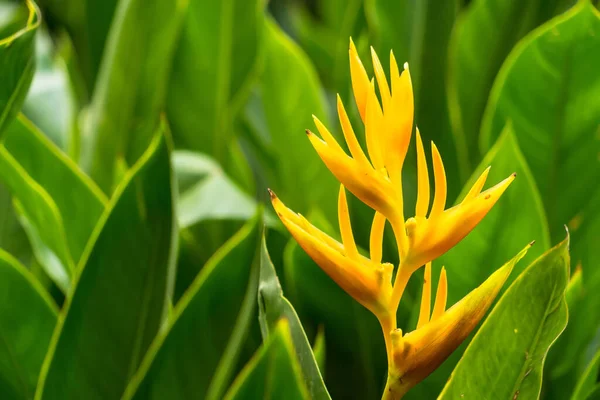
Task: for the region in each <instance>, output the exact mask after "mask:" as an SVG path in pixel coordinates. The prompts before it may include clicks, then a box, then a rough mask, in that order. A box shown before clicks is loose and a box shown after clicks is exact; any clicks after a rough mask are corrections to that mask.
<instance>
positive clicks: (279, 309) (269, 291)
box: [258, 236, 331, 400]
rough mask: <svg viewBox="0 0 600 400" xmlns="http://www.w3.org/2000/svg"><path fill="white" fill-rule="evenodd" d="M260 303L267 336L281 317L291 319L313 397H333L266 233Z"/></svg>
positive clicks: (262, 253)
mask: <svg viewBox="0 0 600 400" xmlns="http://www.w3.org/2000/svg"><path fill="white" fill-rule="evenodd" d="M258 304H259V315H258V319H259V322H260V326H261V331H262V334H263V338H264V339H265V340H267V338H268V337H269V336H270V335H271V333H272V331H273V330H275V329H277V326H278V324H279V323H280V321H282V320H285V321H287V324H288V326H289V329H290V333H291V339H292V344H293V348H294V352H295V354H297V355H298V359H299V361H300V368H301V370H302V377H303V381H304V385H305V386H306V388H308V392H309V394H310V398H311V399H315V400H320V399H331V397H330V396H329V393H328V392H327V388H326V387H325V383H324V382H323V377H322V376H321V372H320V371H319V366H318V365H317V361H316V359H315V354H313V351H312V349H311V347H310V343H309V342H308V338H307V337H306V333H305V332H304V328H302V323H301V322H300V318H298V314H296V310H294V307H293V306H292V304H291V303H290V302H289V301H288V299H286V298H285V297H284V296H283V291H282V289H281V285H280V284H279V279H278V278H277V273H276V272H275V267H274V266H273V262H272V261H271V258H270V256H269V252H268V250H267V243H266V239H265V237H264V236H263V239H262V245H261V252H260V283H259V287H258ZM321 337H322V336H321ZM321 340H322V342H323V343H322V345H321V346H323V347H324V346H325V342H324V340H323V339H321Z"/></svg>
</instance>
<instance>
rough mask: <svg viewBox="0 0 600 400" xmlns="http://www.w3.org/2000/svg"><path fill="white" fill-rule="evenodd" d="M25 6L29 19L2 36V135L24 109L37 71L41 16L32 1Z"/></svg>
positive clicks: (0, 74)
mask: <svg viewBox="0 0 600 400" xmlns="http://www.w3.org/2000/svg"><path fill="white" fill-rule="evenodd" d="M25 5H26V6H27V9H28V13H27V14H26V17H25V18H23V19H22V20H20V21H19V24H18V25H16V26H12V28H14V31H11V32H2V34H6V35H7V36H5V37H0V76H1V77H2V84H1V85H0V135H1V134H2V133H3V131H4V130H5V129H6V127H7V126H8V124H9V123H10V122H11V121H12V119H13V118H14V116H15V115H17V113H18V112H19V110H20V109H21V106H22V105H23V101H24V100H25V95H26V94H27V90H28V89H29V85H30V84H31V79H32V78H33V71H34V69H35V33H36V31H37V29H38V27H39V25H40V19H41V16H40V12H39V10H38V8H37V5H36V4H35V3H34V2H33V1H32V0H26V2H25Z"/></svg>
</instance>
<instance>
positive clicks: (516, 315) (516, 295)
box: [439, 236, 569, 400]
mask: <svg viewBox="0 0 600 400" xmlns="http://www.w3.org/2000/svg"><path fill="white" fill-rule="evenodd" d="M568 275H569V237H568V236H567V238H566V239H565V240H564V241H563V242H561V243H560V244H558V245H557V246H555V247H553V248H552V249H550V250H549V251H548V252H546V253H544V254H543V255H542V256H541V257H539V258H538V259H537V260H536V261H534V262H533V263H532V264H531V265H529V266H528V267H527V269H525V271H523V273H521V275H520V276H519V277H518V278H517V279H516V280H515V281H514V282H513V284H512V285H511V286H510V287H509V288H508V290H507V291H506V292H505V293H504V295H503V296H502V298H501V299H500V301H499V302H498V303H497V304H496V306H495V307H494V309H493V310H492V312H491V313H490V315H489V316H488V317H487V319H486V320H485V322H484V323H483V325H482V326H481V328H480V329H479V331H478V332H477V334H476V335H475V337H474V338H473V340H472V341H471V344H470V345H469V347H467V350H466V351H465V353H464V355H463V357H462V358H461V360H460V361H459V363H458V365H457V366H456V368H455V369H454V371H453V372H452V376H451V377H450V379H449V381H448V383H447V384H446V387H445V388H444V390H443V391H442V393H441V394H440V396H439V399H457V398H460V397H461V395H462V396H463V397H465V396H468V397H470V398H485V399H490V400H494V399H512V398H524V399H536V398H538V396H539V394H540V390H541V386H542V369H543V366H544V361H545V358H546V354H547V352H548V349H549V348H550V346H551V345H552V343H554V341H555V340H556V338H557V337H558V336H559V335H560V334H561V332H562V331H563V330H564V328H565V326H566V324H567V305H566V301H565V289H566V286H567V282H568Z"/></svg>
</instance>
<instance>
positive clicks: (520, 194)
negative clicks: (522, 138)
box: [407, 126, 550, 398]
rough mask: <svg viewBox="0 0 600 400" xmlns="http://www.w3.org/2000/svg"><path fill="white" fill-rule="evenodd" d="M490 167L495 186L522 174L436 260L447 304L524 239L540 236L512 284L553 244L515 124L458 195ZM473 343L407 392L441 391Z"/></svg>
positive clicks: (480, 279)
mask: <svg viewBox="0 0 600 400" xmlns="http://www.w3.org/2000/svg"><path fill="white" fill-rule="evenodd" d="M488 166H491V169H490V172H489V175H488V178H487V181H488V182H489V183H488V185H494V184H496V183H497V182H500V181H501V180H502V179H505V178H506V177H508V176H510V174H512V173H516V174H517V179H516V180H515V181H514V182H513V183H512V184H511V186H510V187H509V188H508V189H507V191H506V192H505V193H504V195H503V196H502V198H501V199H500V200H499V201H498V203H497V204H496V205H495V206H494V208H492V210H491V211H490V212H489V213H488V215H487V216H486V217H485V218H484V219H483V221H481V223H479V225H477V227H476V228H475V229H474V230H473V232H471V233H470V234H469V235H468V236H467V237H466V238H465V239H463V240H462V241H461V243H460V244H458V245H457V246H456V247H454V248H452V249H451V250H450V251H448V252H447V253H446V254H444V255H443V256H441V257H440V258H439V259H438V260H436V261H434V262H433V267H434V268H433V271H434V272H433V276H434V281H437V279H438V278H437V277H438V276H439V273H440V270H441V267H442V266H445V267H446V269H447V273H448V304H455V303H456V302H457V301H459V300H460V299H462V298H463V297H464V296H465V295H466V294H467V293H469V292H471V291H472V290H473V289H475V288H476V287H477V286H479V285H480V284H481V282H483V281H484V280H485V279H486V278H487V277H488V276H490V275H491V274H492V273H493V272H494V271H495V268H497V267H498V265H502V264H503V263H504V262H505V261H506V258H507V257H508V255H510V254H515V253H517V252H518V251H519V250H520V249H522V248H523V246H524V245H525V244H527V243H529V242H531V241H534V240H535V241H536V244H535V246H533V248H531V249H530V250H529V251H528V252H527V255H526V256H525V257H524V261H523V262H520V263H519V264H517V265H516V266H515V269H514V271H513V272H512V273H511V275H510V277H509V278H508V280H507V281H508V284H509V283H510V282H511V281H512V280H513V279H514V278H515V277H517V276H518V275H519V274H520V272H521V271H523V269H524V268H525V266H527V265H528V264H529V263H530V262H531V261H533V260H534V259H535V258H537V256H538V255H540V254H541V253H543V252H544V251H545V250H547V249H548V248H549V247H550V239H549V237H548V236H549V235H548V228H547V222H546V217H545V215H544V209H543V206H542V203H541V199H540V196H539V194H538V192H537V189H536V186H535V181H534V180H533V178H532V176H531V172H530V171H529V167H528V166H527V163H526V162H525V159H524V158H523V154H521V151H520V150H519V147H518V145H517V142H516V139H515V135H514V132H513V130H512V128H511V127H510V126H507V127H506V129H505V131H504V133H503V134H502V136H501V137H500V138H499V139H498V141H497V143H496V144H495V145H494V147H493V148H492V149H491V150H490V151H489V152H488V154H487V155H486V156H485V157H484V159H483V161H482V162H481V164H480V165H479V167H478V168H477V169H476V170H475V172H474V173H473V175H472V176H471V179H469V182H467V184H466V185H465V186H464V188H463V191H462V193H461V195H460V196H459V197H458V200H461V199H462V198H463V197H464V196H465V195H466V194H467V192H468V190H469V189H470V188H471V186H472V185H473V184H474V183H475V180H476V179H477V178H478V177H479V175H480V174H481V173H482V172H483V171H484V170H485V169H486V168H487V167H488ZM418 274H422V272H418ZM511 277H512V278H511ZM508 284H507V285H506V286H508ZM418 313H419V309H418V308H416V307H415V308H414V309H413V321H414V322H416V320H417V318H418ZM468 342H469V340H466V341H465V344H463V346H461V347H460V348H459V349H457V350H456V351H455V352H454V353H453V355H452V356H451V357H450V358H449V359H448V360H447V361H446V362H445V363H444V364H443V365H442V366H441V367H440V368H438V369H437V370H436V371H435V372H434V373H433V374H432V375H431V376H430V377H428V378H427V379H425V380H424V381H423V382H422V383H421V384H419V385H418V386H417V387H415V388H414V389H412V390H411V392H409V394H408V395H407V396H408V397H409V398H412V397H413V396H415V398H419V397H420V398H429V397H433V396H436V395H437V394H438V393H439V392H440V391H441V389H442V388H443V386H444V384H445V383H446V380H447V379H448V376H449V375H450V373H451V372H452V369H453V368H454V366H455V365H456V363H457V362H458V360H459V358H460V354H462V352H463V351H464V349H465V348H466V344H467V343H468Z"/></svg>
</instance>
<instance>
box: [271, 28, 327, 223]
mask: <svg viewBox="0 0 600 400" xmlns="http://www.w3.org/2000/svg"><path fill="white" fill-rule="evenodd" d="M265 25H266V26H265V33H264V35H265V68H264V71H263V75H262V76H261V80H260V91H261V94H262V106H263V112H264V117H265V121H266V128H267V130H268V135H269V145H270V151H271V154H272V155H273V156H274V158H275V159H276V163H275V165H274V166H273V171H272V173H273V175H274V176H273V179H271V181H270V182H269V185H271V188H272V189H273V190H274V191H275V192H276V193H277V194H278V195H280V196H282V198H285V199H286V200H287V199H289V200H288V201H289V206H290V207H291V208H293V209H294V210H296V211H297V212H300V213H306V212H307V211H308V209H309V207H310V206H314V205H315V204H321V207H322V208H324V209H325V214H326V215H327V216H328V217H329V216H332V215H336V212H335V208H334V207H335V202H331V201H322V200H324V199H326V198H331V197H332V196H335V193H336V191H337V184H336V181H335V179H334V177H333V175H332V174H331V173H330V172H329V171H327V168H326V167H325V164H323V162H322V161H321V160H320V159H319V156H318V155H317V153H316V152H315V150H314V149H313V147H312V145H311V144H310V141H309V140H308V138H307V137H306V134H305V130H306V129H307V128H311V129H313V127H314V122H313V120H312V117H311V115H316V116H317V117H318V118H319V119H321V121H323V122H324V123H325V124H326V125H328V124H327V121H328V119H329V118H328V117H329V115H328V110H327V108H326V107H325V103H324V101H323V98H322V97H321V92H320V87H319V80H318V77H317V74H316V71H315V70H314V68H313V67H312V65H311V64H310V61H309V60H308V58H307V57H306V55H305V54H304V53H303V52H302V50H301V49H300V48H299V47H298V46H297V45H296V44H295V43H294V42H293V41H292V40H291V39H290V38H289V37H287V36H286V35H285V33H283V31H281V29H280V28H279V27H278V26H277V24H275V23H274V22H272V21H267V23H266V24H265ZM332 128H333V127H332ZM307 188H311V189H310V190H306V189H307ZM334 198H335V197H334Z"/></svg>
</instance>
